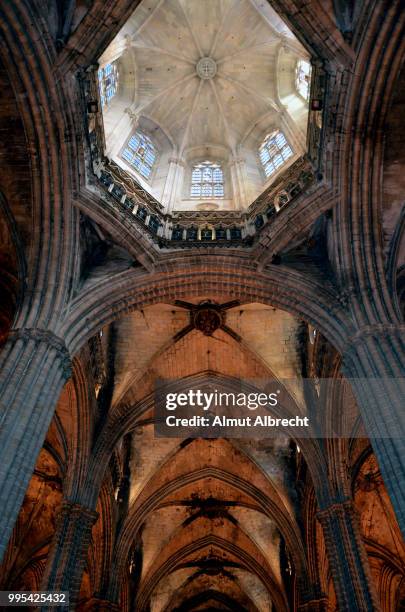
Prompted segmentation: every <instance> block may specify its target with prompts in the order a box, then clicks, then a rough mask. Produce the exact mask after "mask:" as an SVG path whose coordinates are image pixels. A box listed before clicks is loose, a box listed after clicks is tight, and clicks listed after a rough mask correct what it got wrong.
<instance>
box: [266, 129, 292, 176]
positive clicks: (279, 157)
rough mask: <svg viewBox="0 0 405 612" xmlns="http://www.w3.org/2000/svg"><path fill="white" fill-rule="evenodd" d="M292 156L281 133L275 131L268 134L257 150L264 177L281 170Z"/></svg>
mask: <svg viewBox="0 0 405 612" xmlns="http://www.w3.org/2000/svg"><path fill="white" fill-rule="evenodd" d="M292 154H293V151H292V149H291V147H290V145H289V144H288V142H287V140H286V137H285V136H284V134H283V132H280V130H277V131H275V132H272V133H270V134H268V135H267V136H266V138H265V139H264V141H263V143H262V144H261V146H260V148H259V157H260V161H261V163H262V166H263V169H264V173H265V175H266V177H269V176H271V175H272V174H274V172H276V170H278V168H281V166H283V165H284V163H285V162H286V161H287V159H288V158H289V157H291V156H292Z"/></svg>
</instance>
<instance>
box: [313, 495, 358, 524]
mask: <svg viewBox="0 0 405 612" xmlns="http://www.w3.org/2000/svg"><path fill="white" fill-rule="evenodd" d="M347 513H350V514H355V513H356V509H355V507H354V505H353V500H352V499H343V500H341V501H338V500H333V501H331V502H330V503H329V504H325V505H324V506H322V507H321V508H320V509H319V510H318V512H317V513H316V517H317V519H319V520H320V521H322V519H328V518H330V517H331V516H336V514H340V515H343V514H347Z"/></svg>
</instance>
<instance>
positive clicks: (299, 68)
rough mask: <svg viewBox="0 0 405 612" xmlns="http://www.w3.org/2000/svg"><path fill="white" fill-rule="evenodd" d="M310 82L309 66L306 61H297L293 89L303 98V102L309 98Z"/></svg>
mask: <svg viewBox="0 0 405 612" xmlns="http://www.w3.org/2000/svg"><path fill="white" fill-rule="evenodd" d="M310 82H311V65H310V63H309V62H307V61H306V60H298V62H297V65H296V67H295V87H296V89H297V91H298V93H299V94H300V96H302V97H303V98H304V100H306V101H307V100H308V98H309V85H310Z"/></svg>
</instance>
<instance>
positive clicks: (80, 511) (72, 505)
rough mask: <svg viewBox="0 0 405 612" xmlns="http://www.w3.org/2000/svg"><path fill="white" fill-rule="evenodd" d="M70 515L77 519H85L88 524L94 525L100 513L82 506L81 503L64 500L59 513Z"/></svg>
mask: <svg viewBox="0 0 405 612" xmlns="http://www.w3.org/2000/svg"><path fill="white" fill-rule="evenodd" d="M60 513H63V514H65V515H69V516H72V517H75V518H80V519H85V520H86V522H87V523H90V524H94V523H95V522H96V520H97V519H98V512H96V510H92V509H91V508H87V507H86V506H82V505H81V504H80V503H78V502H75V501H71V500H69V499H63V500H62V502H61V504H60V506H59V513H58V514H60Z"/></svg>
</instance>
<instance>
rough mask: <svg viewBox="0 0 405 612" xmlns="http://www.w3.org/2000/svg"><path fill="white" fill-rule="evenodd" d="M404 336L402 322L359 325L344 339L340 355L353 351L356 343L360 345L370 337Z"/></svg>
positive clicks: (404, 331)
mask: <svg viewBox="0 0 405 612" xmlns="http://www.w3.org/2000/svg"><path fill="white" fill-rule="evenodd" d="M404 337H405V325H404V324H403V323H398V324H393V323H378V324H374V325H361V326H360V327H359V328H358V329H357V330H356V331H355V332H354V333H353V334H352V335H351V336H350V338H349V339H348V340H347V341H346V343H345V345H344V347H343V350H342V356H343V358H344V356H345V355H346V354H350V353H351V352H353V351H355V350H356V348H357V346H358V345H361V344H362V343H364V342H365V341H367V340H369V339H370V338H377V339H378V338H386V339H388V338H398V339H401V338H402V339H403V338H404Z"/></svg>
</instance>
